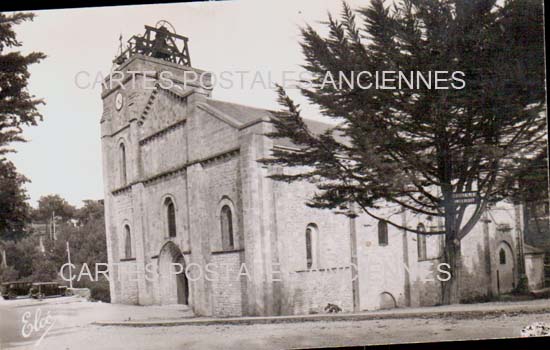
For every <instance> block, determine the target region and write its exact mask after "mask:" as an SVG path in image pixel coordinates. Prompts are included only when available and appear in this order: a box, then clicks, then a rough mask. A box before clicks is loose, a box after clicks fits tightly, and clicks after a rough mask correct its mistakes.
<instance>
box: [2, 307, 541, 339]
mask: <svg viewBox="0 0 550 350" xmlns="http://www.w3.org/2000/svg"><path fill="white" fill-rule="evenodd" d="M11 303H13V304H9V305H8V306H6V303H1V304H0V339H1V341H0V349H2V350H4V349H31V348H32V349H56V350H57V349H70V350H72V349H74V350H81V349H82V350H87V349H94V350H95V349H151V350H153V349H155V350H158V349H258V348H261V349H290V348H307V347H328V346H346V345H347V346H352V345H365V344H388V343H403V342H431V341H443V340H466V339H487V338H506V337H518V336H520V331H521V329H522V328H524V327H525V326H527V325H529V324H531V323H533V322H547V323H550V313H536V314H525V315H521V314H519V315H515V314H514V316H507V315H487V316H483V317H478V318H467V317H444V318H439V317H433V316H431V317H418V318H399V319H379V320H363V321H319V322H301V323H277V324H255V325H201V326H198V325H187V326H174V327H142V328H131V327H115V326H97V325H92V324H91V323H92V322H94V321H98V320H116V321H121V320H127V319H128V316H127V315H128V312H130V311H131V312H132V314H133V315H135V317H136V318H140V319H142V320H145V319H148V320H155V319H161V318H174V317H178V316H179V317H185V311H184V310H180V309H177V308H163V307H147V308H145V307H141V308H139V307H132V306H123V305H110V304H97V303H89V302H80V301H78V300H75V299H67V300H59V301H47V302H37V301H14V302H11ZM136 310H137V312H138V313H136ZM48 311H49V312H50V321H51V322H50V323H53V325H52V326H51V328H49V324H47V322H45V321H44V320H47V318H46V317H47V314H48ZM25 312H28V313H29V315H30V316H28V320H27V321H28V322H27V323H32V324H33V325H37V327H36V331H35V332H33V334H32V335H31V336H29V337H27V338H25V337H23V336H22V335H21V327H22V325H23V322H22V321H21V319H22V317H23V315H24V314H25ZM139 313H141V314H139ZM37 314H38V317H36V316H37ZM35 320H39V321H38V322H36V323H35ZM40 320H42V321H43V325H44V327H43V328H40ZM31 321H32V322H31ZM26 329H27V330H29V327H27V328H26ZM48 329H49V330H48ZM43 334H45V335H44V337H43V338H42V339H41V340H40V337H41V336H42V335H43Z"/></svg>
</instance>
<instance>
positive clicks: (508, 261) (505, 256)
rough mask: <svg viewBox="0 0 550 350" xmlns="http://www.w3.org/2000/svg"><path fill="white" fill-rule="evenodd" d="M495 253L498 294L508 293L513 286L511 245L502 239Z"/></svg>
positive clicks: (513, 262) (513, 264) (513, 265)
mask: <svg viewBox="0 0 550 350" xmlns="http://www.w3.org/2000/svg"><path fill="white" fill-rule="evenodd" d="M496 254H497V256H496V260H497V261H496V263H497V291H498V294H505V293H510V292H511V291H513V290H514V288H515V281H514V267H515V261H514V253H513V250H512V247H511V246H510V244H508V242H505V241H502V242H500V243H499V245H498V247H497V251H496Z"/></svg>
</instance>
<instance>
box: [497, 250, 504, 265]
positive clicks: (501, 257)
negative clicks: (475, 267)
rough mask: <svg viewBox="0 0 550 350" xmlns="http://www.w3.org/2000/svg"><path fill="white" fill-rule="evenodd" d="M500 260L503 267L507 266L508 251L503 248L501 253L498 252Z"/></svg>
mask: <svg viewBox="0 0 550 350" xmlns="http://www.w3.org/2000/svg"><path fill="white" fill-rule="evenodd" d="M498 259H499V260H500V264H501V265H505V264H506V251H504V249H502V248H500V251H499V252H498Z"/></svg>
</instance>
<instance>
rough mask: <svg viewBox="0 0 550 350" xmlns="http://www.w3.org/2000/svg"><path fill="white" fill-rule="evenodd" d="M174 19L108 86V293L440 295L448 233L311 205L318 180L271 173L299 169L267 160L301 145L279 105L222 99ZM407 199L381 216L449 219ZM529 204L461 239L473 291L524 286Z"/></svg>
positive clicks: (262, 311) (301, 302)
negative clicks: (425, 213)
mask: <svg viewBox="0 0 550 350" xmlns="http://www.w3.org/2000/svg"><path fill="white" fill-rule="evenodd" d="M169 27H170V26H169V24H167V23H165V22H164V23H160V24H159V25H157V26H155V27H150V26H146V27H145V34H143V35H140V36H134V37H132V38H131V39H130V40H129V43H128V47H127V48H125V49H124V50H121V52H120V54H119V55H118V56H117V58H116V59H115V65H116V71H117V72H121V77H116V78H117V79H118V78H121V79H118V80H116V79H115V78H114V75H111V77H109V78H107V79H106V80H105V84H104V88H103V91H102V95H101V98H102V101H103V115H102V117H101V138H102V154H103V177H104V191H105V220H106V232H107V233H106V234H107V247H108V258H109V265H110V266H109V267H110V280H111V281H110V282H111V284H110V288H111V300H112V302H113V303H127V304H139V305H163V304H184V305H187V306H188V307H189V309H190V310H192V311H193V312H194V313H195V314H196V315H202V316H241V315H252V316H253V315H292V314H311V313H323V312H325V307H326V306H327V304H329V303H330V304H334V305H337V306H338V307H339V308H341V309H342V310H343V311H344V312H353V311H362V310H375V309H381V308H392V307H406V306H424V305H436V304H438V303H440V299H441V282H440V281H439V279H438V278H437V277H438V274H440V273H439V272H438V269H437V266H438V264H439V263H440V262H441V254H442V247H443V239H442V236H439V235H431V236H430V235H417V234H414V233H410V232H405V231H404V230H399V229H397V228H395V227H393V226H392V225H389V224H388V223H387V222H386V221H377V220H375V219H373V218H371V217H370V216H367V215H366V214H364V215H359V216H358V217H355V218H349V217H346V216H344V215H340V214H336V213H333V212H331V211H330V210H320V209H314V208H310V207H308V206H306V205H305V202H306V201H307V199H308V198H310V197H311V195H312V194H313V193H314V191H315V187H314V185H313V184H310V183H291V184H288V183H283V182H276V181H274V180H272V179H270V178H269V175H271V174H277V173H281V172H290V171H292V169H284V168H281V167H275V166H265V165H262V164H261V163H259V162H258V160H259V159H261V158H265V157H268V156H269V155H270V152H271V150H272V149H274V148H278V147H280V148H287V149H288V148H290V149H292V148H293V147H294V146H293V145H292V144H291V143H290V142H288V141H287V140H273V139H270V138H269V137H267V136H265V134H266V133H268V132H270V130H271V128H272V125H271V124H270V123H269V121H270V119H271V118H272V116H273V114H272V112H270V111H268V110H263V109H258V108H253V107H247V106H244V105H240V104H235V103H229V102H223V101H219V100H216V99H214V98H212V92H213V84H212V83H211V81H212V80H211V79H212V76H211V74H210V73H208V72H204V71H201V70H199V69H197V68H194V66H192V65H191V60H190V55H189V48H188V39H187V38H186V37H183V36H180V35H178V34H176V33H175V31H173V30H171V29H170V28H169ZM115 80H116V81H115ZM113 82H114V83H115V84H113ZM307 123H308V126H309V127H310V128H311V130H313V131H315V132H319V133H320V132H322V131H324V130H326V129H327V128H328V127H330V125H328V124H324V123H321V122H317V121H312V120H310V121H307ZM398 209H399V208H393V207H387V208H382V209H378V210H377V213H378V214H379V215H380V216H381V217H387V218H388V219H389V218H390V216H391V219H392V220H395V218H396V217H398V218H399V220H401V222H402V224H403V225H406V226H408V227H411V228H417V229H419V230H425V231H427V232H429V231H437V230H439V229H440V228H441V225H442V223H441V222H438V221H437V219H431V218H421V217H416V216H415V215H413V214H412V213H409V212H407V211H404V210H401V211H399V210H398ZM396 210H397V211H396ZM521 212H522V211H521V210H519V209H518V208H517V206H515V205H513V204H511V203H506V202H502V203H499V204H498V205H495V206H493V207H491V208H490V209H489V210H488V211H487V212H486V213H485V215H484V216H483V219H482V220H481V221H480V222H479V223H478V224H477V225H476V226H475V227H474V229H473V230H472V232H471V233H470V234H469V235H468V236H467V237H466V238H464V240H463V241H462V254H463V266H464V267H463V270H464V271H463V273H462V274H461V281H460V286H461V298H462V299H463V300H476V299H480V298H485V297H487V296H494V295H498V294H502V293H509V292H511V291H512V290H514V288H516V286H517V284H518V281H519V272H518V271H520V270H519V268H520V265H519V264H523V261H524V260H523V258H520V256H521V255H522V254H521V253H520V252H522V251H523V240H522V237H521V228H522V218H521ZM530 251H531V250H530ZM443 276H444V275H443ZM535 277H536V276H535ZM529 282H530V283H531V280H530V281H529ZM535 282H536V281H535ZM535 282H533V283H535Z"/></svg>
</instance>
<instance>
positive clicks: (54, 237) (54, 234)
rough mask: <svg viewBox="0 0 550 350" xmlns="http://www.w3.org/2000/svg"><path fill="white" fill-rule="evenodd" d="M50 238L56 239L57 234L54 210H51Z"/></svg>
mask: <svg viewBox="0 0 550 350" xmlns="http://www.w3.org/2000/svg"><path fill="white" fill-rule="evenodd" d="M52 239H53V240H54V241H55V240H56V239H57V235H56V233H55V210H54V211H52Z"/></svg>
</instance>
